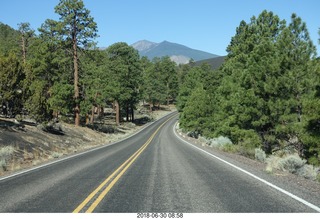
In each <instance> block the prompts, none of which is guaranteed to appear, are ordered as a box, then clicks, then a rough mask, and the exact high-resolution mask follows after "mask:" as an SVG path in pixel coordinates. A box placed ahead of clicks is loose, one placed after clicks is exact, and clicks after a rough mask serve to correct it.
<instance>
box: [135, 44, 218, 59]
mask: <svg viewBox="0 0 320 219" xmlns="http://www.w3.org/2000/svg"><path fill="white" fill-rule="evenodd" d="M131 46H132V47H133V48H135V49H136V50H138V51H139V54H140V55H141V56H147V57H148V58H149V59H150V60H152V59H153V58H155V57H163V56H170V58H171V60H173V61H175V62H176V63H178V64H186V63H188V62H189V60H190V59H193V60H194V61H199V60H203V59H209V58H215V57H218V56H217V55H215V54H211V53H208V52H203V51H200V50H196V49H191V48H189V47H187V46H184V45H181V44H177V43H171V42H168V41H163V42H161V43H154V42H150V41H147V40H141V41H138V42H136V43H134V44H132V45H131Z"/></svg>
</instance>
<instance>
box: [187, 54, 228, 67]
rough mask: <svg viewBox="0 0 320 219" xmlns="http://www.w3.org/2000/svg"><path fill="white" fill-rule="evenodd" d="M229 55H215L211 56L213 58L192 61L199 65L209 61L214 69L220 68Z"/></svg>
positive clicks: (194, 64)
mask: <svg viewBox="0 0 320 219" xmlns="http://www.w3.org/2000/svg"><path fill="white" fill-rule="evenodd" d="M226 57H227V56H219V57H215V58H211V59H205V60H201V61H197V62H194V63H192V66H199V65H201V64H203V63H208V64H209V65H210V66H211V68H212V69H214V70H215V69H218V68H220V66H221V65H222V64H223V63H224V61H225V59H226Z"/></svg>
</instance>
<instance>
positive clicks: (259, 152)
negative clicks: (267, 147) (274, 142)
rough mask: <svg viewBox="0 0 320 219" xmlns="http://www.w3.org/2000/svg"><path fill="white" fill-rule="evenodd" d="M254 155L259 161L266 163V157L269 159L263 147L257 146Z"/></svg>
mask: <svg viewBox="0 0 320 219" xmlns="http://www.w3.org/2000/svg"><path fill="white" fill-rule="evenodd" d="M254 157H255V159H256V160H257V161H260V162H262V163H264V162H265V161H266V159H267V155H266V153H265V152H264V150H262V149H261V148H256V149H255V154H254Z"/></svg>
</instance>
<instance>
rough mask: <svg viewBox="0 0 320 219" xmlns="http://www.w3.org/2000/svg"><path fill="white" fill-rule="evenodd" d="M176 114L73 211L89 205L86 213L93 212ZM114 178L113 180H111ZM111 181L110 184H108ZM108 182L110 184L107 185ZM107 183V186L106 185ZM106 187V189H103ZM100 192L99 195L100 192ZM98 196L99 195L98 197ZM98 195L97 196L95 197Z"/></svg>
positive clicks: (81, 210) (82, 210)
mask: <svg viewBox="0 0 320 219" xmlns="http://www.w3.org/2000/svg"><path fill="white" fill-rule="evenodd" d="M173 117H174V116H172V117H170V118H169V119H167V120H166V121H165V122H164V123H162V124H161V125H160V126H159V128H158V129H157V130H156V131H155V132H154V133H153V134H152V135H151V136H150V138H149V139H148V140H147V141H146V143H144V144H143V145H142V146H141V147H140V148H139V150H137V151H136V152H135V153H134V154H133V155H132V156H131V157H129V159H127V160H126V161H125V162H124V163H123V164H121V166H120V167H118V169H116V170H115V171H114V172H113V173H112V174H111V175H110V176H109V177H108V178H107V179H106V180H104V181H103V182H102V183H101V184H100V185H99V186H98V187H97V188H96V189H95V190H94V191H93V192H92V193H91V194H90V195H89V196H88V197H87V198H86V199H85V200H84V201H83V202H82V203H81V204H80V205H79V206H78V207H77V208H76V209H75V210H74V211H73V213H79V212H84V211H85V210H84V208H85V207H86V206H89V208H87V210H86V211H85V212H86V213H91V212H93V211H94V209H95V208H96V207H97V206H98V204H99V203H100V202H101V201H102V199H103V198H104V197H105V196H106V195H107V194H108V192H109V191H110V190H111V188H112V187H113V186H114V184H116V182H117V181H118V180H119V179H120V178H121V176H122V175H123V174H124V173H125V172H126V170H127V169H128V168H129V167H130V166H131V164H132V163H133V162H134V161H135V160H136V159H137V158H138V157H139V155H140V154H141V153H142V152H143V151H144V150H145V149H146V148H147V146H148V145H149V144H150V142H151V141H152V140H153V138H154V137H155V135H156V134H157V133H158V132H159V130H160V129H161V128H162V127H163V126H164V125H165V124H166V123H167V122H168V121H169V120H170V119H171V118H173ZM111 180H112V181H111ZM109 181H111V182H110V184H108V183H109ZM107 184H108V185H107ZM106 185H107V186H106ZM104 187H105V189H104V190H102V189H103V188H104ZM99 192H100V194H99V195H98V193H99ZM97 196H98V197H97ZM95 197H96V198H95Z"/></svg>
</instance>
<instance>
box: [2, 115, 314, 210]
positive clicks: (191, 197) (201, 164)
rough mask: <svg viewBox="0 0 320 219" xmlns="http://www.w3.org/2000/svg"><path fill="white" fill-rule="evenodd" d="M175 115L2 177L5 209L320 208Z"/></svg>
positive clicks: (3, 206)
mask: <svg viewBox="0 0 320 219" xmlns="http://www.w3.org/2000/svg"><path fill="white" fill-rule="evenodd" d="M171 116H172V115H169V116H167V117H165V118H163V119H161V120H159V121H157V122H155V123H153V124H151V125H150V126H149V127H148V128H146V129H144V130H143V131H141V132H140V133H138V134H137V135H135V136H133V137H131V138H128V139H126V140H124V141H122V142H119V143H116V144H112V145H107V146H105V147H102V148H100V149H97V150H93V151H91V152H88V153H83V154H80V155H77V156H72V157H70V158H68V159H63V160H61V161H59V162H55V163H53V164H50V165H46V166H42V167H40V168H37V169H33V170H31V171H28V172H25V173H22V174H19V175H15V176H12V177H9V178H5V179H1V178H0V212H46V213H47V212H48V213H49V212H112V213H115V212H130V213H137V212H185V213H188V212H189V213H201V212H206V213H216V212H235V213H239V212H256V213H258V212H317V206H315V208H314V207H313V208H312V206H311V207H310V206H308V203H302V202H303V201H301V200H300V201H299V200H298V201H297V200H296V199H294V198H292V197H290V196H288V194H284V193H283V192H280V191H279V190H277V189H275V188H273V187H271V186H270V185H267V184H266V183H265V182H262V181H259V180H257V179H256V178H254V177H252V176H249V175H248V174H245V173H243V171H240V170H239V169H236V168H234V167H233V166H230V165H227V164H226V163H224V162H222V161H221V160H219V159H216V158H214V157H213V156H211V155H210V154H208V153H204V152H203V151H200V150H198V149H196V148H195V147H193V146H190V145H189V144H186V143H185V142H183V141H182V140H180V139H179V138H178V137H177V136H176V134H175V133H174V132H173V126H174V124H175V122H176V121H177V118H178V116H174V117H171ZM170 117H171V118H170ZM318 210H319V209H318Z"/></svg>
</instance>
